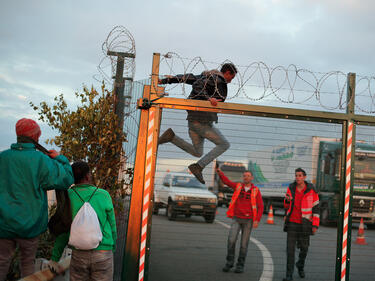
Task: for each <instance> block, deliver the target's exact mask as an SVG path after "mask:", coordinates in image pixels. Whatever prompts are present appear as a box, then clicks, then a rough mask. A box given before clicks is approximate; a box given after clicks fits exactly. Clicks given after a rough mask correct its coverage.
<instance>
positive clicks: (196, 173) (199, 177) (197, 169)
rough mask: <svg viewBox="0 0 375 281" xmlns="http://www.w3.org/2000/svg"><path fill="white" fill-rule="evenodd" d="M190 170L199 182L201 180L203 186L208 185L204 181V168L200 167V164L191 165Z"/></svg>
mask: <svg viewBox="0 0 375 281" xmlns="http://www.w3.org/2000/svg"><path fill="white" fill-rule="evenodd" d="M188 168H189V170H190V172H191V173H192V174H193V175H194V176H195V177H196V178H197V180H199V181H200V182H201V183H203V184H205V183H206V182H205V181H204V179H203V176H202V170H203V168H202V167H201V166H199V164H198V163H194V164H191V165H189V167H188Z"/></svg>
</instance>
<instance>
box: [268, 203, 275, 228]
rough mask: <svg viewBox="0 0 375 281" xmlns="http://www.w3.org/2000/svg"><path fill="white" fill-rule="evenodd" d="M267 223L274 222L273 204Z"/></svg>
mask: <svg viewBox="0 0 375 281" xmlns="http://www.w3.org/2000/svg"><path fill="white" fill-rule="evenodd" d="M267 223H268V224H274V222H273V210H272V205H270V210H269V211H268V218H267Z"/></svg>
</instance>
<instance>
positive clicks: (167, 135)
mask: <svg viewBox="0 0 375 281" xmlns="http://www.w3.org/2000/svg"><path fill="white" fill-rule="evenodd" d="M174 136H175V134H174V132H173V130H172V129H171V128H169V129H168V130H166V131H165V132H164V133H163V134H162V135H161V136H160V137H159V141H158V144H163V143H167V142H170V141H171V140H172V139H173V138H174Z"/></svg>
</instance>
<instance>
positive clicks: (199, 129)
mask: <svg viewBox="0 0 375 281" xmlns="http://www.w3.org/2000/svg"><path fill="white" fill-rule="evenodd" d="M188 128H189V136H190V138H191V141H192V143H193V144H190V143H188V142H186V141H185V140H183V139H182V138H180V137H179V136H177V135H175V136H174V138H173V139H172V141H171V142H172V143H173V144H174V145H176V146H178V147H179V148H181V149H182V150H184V151H186V152H187V153H189V154H191V155H193V156H195V157H201V156H202V155H203V145H204V139H208V140H209V141H211V142H213V143H214V144H216V146H215V147H214V148H213V149H212V150H211V151H210V152H209V153H207V154H206V155H204V156H203V157H202V158H201V159H199V161H198V162H197V163H198V164H199V166H201V167H202V168H204V167H206V166H207V165H208V164H209V163H211V162H212V161H213V160H214V159H215V158H217V157H219V156H220V155H221V154H223V153H224V152H225V151H226V150H227V149H228V148H229V146H230V145H229V142H228V141H227V140H226V139H225V137H224V136H223V135H222V134H221V133H220V131H219V130H218V129H216V128H215V127H214V125H213V122H200V121H192V120H189V121H188Z"/></svg>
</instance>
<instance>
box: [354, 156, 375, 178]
mask: <svg viewBox="0 0 375 281" xmlns="http://www.w3.org/2000/svg"><path fill="white" fill-rule="evenodd" d="M354 177H355V178H356V179H362V180H374V179H375V157H367V156H357V155H356V159H355V165H354Z"/></svg>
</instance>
